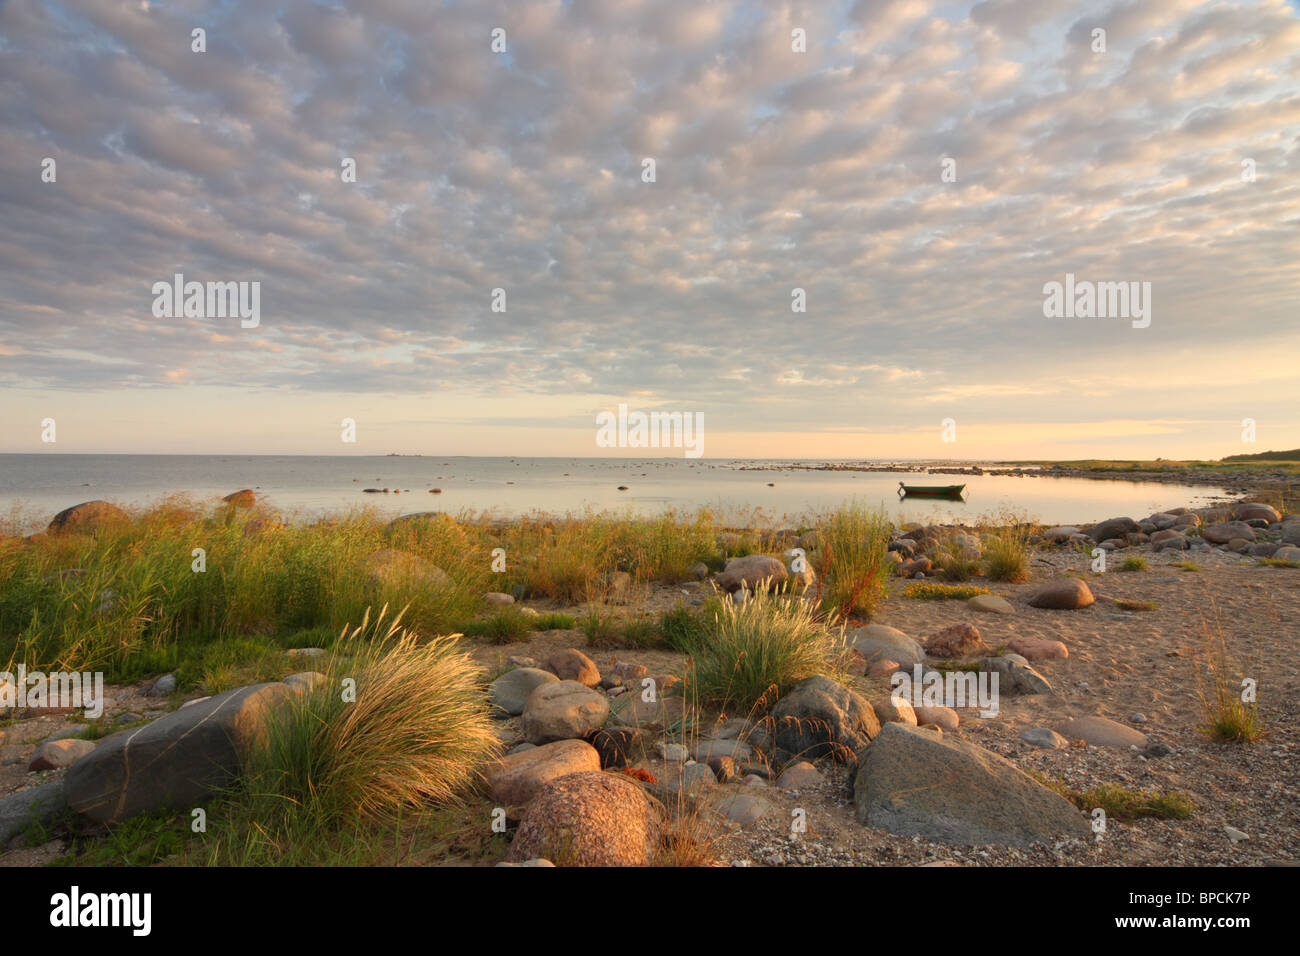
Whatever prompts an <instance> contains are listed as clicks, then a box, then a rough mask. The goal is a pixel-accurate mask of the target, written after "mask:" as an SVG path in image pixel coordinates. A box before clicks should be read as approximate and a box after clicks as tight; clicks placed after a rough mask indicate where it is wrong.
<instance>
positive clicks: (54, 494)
mask: <svg viewBox="0 0 1300 956" xmlns="http://www.w3.org/2000/svg"><path fill="white" fill-rule="evenodd" d="M764 464H771V465H773V466H774V470H759V469H757V468H755V466H756V465H764ZM787 464H788V463H787ZM903 479H906V480H907V481H908V482H909V483H914V484H960V483H963V482H964V483H965V484H966V491H967V500H966V502H965V503H960V502H948V501H924V500H915V499H909V500H907V501H903V502H900V501H899V499H898V495H897V489H898V483H899V481H900V480H903ZM769 482H771V483H772V487H769V486H768V483H769ZM619 485H626V486H627V490H626V491H619V490H618V486H619ZM373 487H378V488H385V487H386V488H391V489H401V492H402V493H401V494H393V493H391V492H390V493H389V494H366V493H364V491H363V489H365V488H373ZM435 487H436V488H441V489H442V493H441V494H438V495H434V494H430V493H429V489H431V488H435ZM241 488H252V489H254V490H256V491H257V493H258V496H259V498H261V499H262V500H263V501H264V502H265V503H266V504H267V505H269V506H271V507H273V508H276V509H278V510H281V511H284V512H289V513H298V514H301V515H304V516H315V515H319V514H323V513H327V512H342V511H347V510H348V509H350V508H361V507H369V508H374V509H376V510H377V511H379V512H380V513H381V514H385V515H399V514H407V513H410V512H415V511H447V512H451V513H458V512H460V511H463V510H465V511H475V512H483V511H486V512H490V513H491V514H493V515H496V516H501V517H511V516H515V515H519V514H524V513H528V512H533V511H543V512H548V513H554V514H563V513H566V512H580V511H584V510H587V509H595V510H604V511H616V512H617V511H623V510H627V509H631V510H632V511H634V512H637V513H641V514H653V513H655V512H660V511H664V510H666V509H670V508H676V509H683V510H695V509H697V508H701V507H709V508H713V509H715V510H716V511H718V512H720V513H721V514H722V516H724V517H737V518H738V517H740V516H742V515H747V516H749V520H751V521H756V522H761V523H768V524H778V525H779V524H785V523H791V522H793V521H794V519H796V518H798V517H799V516H802V515H806V514H808V513H809V512H813V511H822V510H825V509H828V508H833V507H835V506H836V505H839V504H841V503H842V502H844V501H846V500H848V499H857V500H858V501H861V502H863V503H865V504H867V505H869V506H871V507H877V506H880V505H884V506H885V507H886V509H887V510H888V513H889V514H890V515H891V516H893V517H897V518H899V519H901V520H907V521H945V522H949V521H962V520H966V521H972V520H975V519H977V518H980V517H982V516H991V515H994V514H997V513H1000V512H1004V511H1013V512H1015V513H1017V514H1019V515H1022V516H1024V517H1028V518H1034V519H1037V520H1040V521H1046V522H1051V523H1063V522H1086V521H1096V520H1100V519H1102V518H1109V517H1113V516H1115V515H1125V514H1127V515H1133V516H1135V517H1143V516H1145V515H1147V514H1149V513H1151V512H1153V511H1158V510H1161V509H1163V508H1173V507H1177V506H1179V505H1192V504H1200V503H1204V502H1205V501H1206V500H1208V499H1209V498H1210V497H1214V496H1217V495H1219V492H1220V490H1219V489H1217V488H1209V487H1206V486H1182V485H1166V484H1152V483H1143V482H1132V481H1093V480H1089V479H1076V478H1034V477H1023V478H1022V477H1006V476H1001V477H1000V476H990V475H982V476H967V475H961V476H956V475H924V474H910V475H908V474H899V473H890V472H846V471H808V470H803V469H794V468H789V467H782V466H781V464H780V463H776V462H771V463H764V462H754V461H722V460H709V459H697V460H685V459H663V458H659V459H644V460H632V459H608V458H517V459H516V458H435V457H428V456H425V457H380V458H369V457H306V456H266V455H251V456H227V455H59V454H42V455H0V514H4V515H9V516H16V517H19V518H20V519H21V523H22V525H23V527H24V530H37V529H39V528H40V527H42V526H43V525H44V524H45V523H46V522H48V520H49V518H50V517H51V516H53V515H54V514H55V513H57V512H58V511H60V510H62V509H63V508H67V507H69V506H71V505H74V504H77V503H79V502H82V501H87V500H90V499H94V498H104V499H107V500H109V501H113V502H115V503H118V504H121V505H123V506H127V507H132V506H136V507H138V506H141V505H147V504H150V503H152V502H155V501H157V500H159V499H160V498H163V497H165V496H167V495H171V494H185V495H189V496H191V497H193V498H196V499H200V500H210V499H213V498H216V497H219V496H221V495H226V494H229V493H230V492H232V491H237V490H239V489H241ZM408 490H409V493H408ZM755 510H757V511H759V512H760V513H759V514H757V515H754V514H752V513H753V512H754V511H755Z"/></svg>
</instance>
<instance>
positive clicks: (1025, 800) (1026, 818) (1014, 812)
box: [853, 724, 1091, 847]
mask: <svg viewBox="0 0 1300 956" xmlns="http://www.w3.org/2000/svg"><path fill="white" fill-rule="evenodd" d="M853 801H854V805H855V808H856V810H857V815H858V820H859V822H860V823H862V824H864V825H866V826H872V827H879V828H881V829H884V830H888V831H889V832H891V833H896V834H899V835H902V836H919V837H922V838H924V839H927V840H934V841H936V842H940V843H949V844H975V845H979V844H989V843H992V844H998V845H1003V846H1014V847H1027V846H1029V845H1031V844H1033V843H1036V842H1048V841H1055V840H1060V839H1062V838H1069V837H1076V838H1079V839H1086V838H1087V837H1088V836H1089V835H1090V833H1091V828H1090V826H1089V824H1088V821H1087V819H1086V818H1085V817H1084V816H1083V814H1081V813H1080V812H1079V811H1078V810H1077V809H1075V807H1074V805H1073V804H1071V803H1070V802H1069V801H1067V800H1066V799H1065V798H1064V797H1061V796H1058V795H1057V794H1055V793H1053V792H1052V791H1051V790H1049V789H1047V788H1046V787H1044V786H1043V785H1042V784H1040V783H1038V782H1037V781H1035V780H1033V779H1032V778H1031V777H1029V776H1027V775H1026V774H1024V773H1022V772H1021V771H1020V770H1018V769H1016V767H1015V766H1013V765H1012V764H1011V763H1009V762H1008V761H1006V760H1004V759H1003V758H1002V757H999V756H998V755H997V754H993V753H990V752H988V751H986V750H983V749H982V748H980V747H976V746H975V745H974V744H970V743H967V742H965V741H963V740H958V739H955V738H953V737H951V736H949V735H946V734H945V735H942V736H940V735H937V734H934V733H933V732H930V731H925V730H920V729H918V728H916V727H910V726H908V725H907V724H886V725H885V726H884V728H883V729H882V730H881V731H880V735H879V736H878V737H877V738H876V739H875V741H873V742H872V744H871V746H870V747H868V748H867V750H866V752H865V754H863V755H862V756H861V758H860V759H859V762H858V771H857V776H856V778H855V780H854V797H853Z"/></svg>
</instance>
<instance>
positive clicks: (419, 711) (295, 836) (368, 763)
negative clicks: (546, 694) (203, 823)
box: [210, 608, 500, 863]
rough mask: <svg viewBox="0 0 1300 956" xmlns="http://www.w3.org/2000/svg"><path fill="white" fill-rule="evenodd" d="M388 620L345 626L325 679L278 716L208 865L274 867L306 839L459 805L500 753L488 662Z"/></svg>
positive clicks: (252, 760)
mask: <svg viewBox="0 0 1300 956" xmlns="http://www.w3.org/2000/svg"><path fill="white" fill-rule="evenodd" d="M386 612H387V608H385V609H384V610H383V611H381V612H380V613H379V615H378V616H377V617H375V618H374V620H373V621H372V620H371V619H370V616H369V614H368V613H367V615H366V616H365V617H364V618H363V619H362V622H361V625H360V626H359V627H357V628H355V629H353V630H352V631H351V632H349V631H348V630H347V629H346V628H345V629H344V632H343V634H342V636H341V637H340V638H339V640H338V642H337V643H336V645H335V656H334V657H333V659H332V660H331V661H330V663H329V665H327V668H326V672H325V674H326V676H325V679H324V680H323V681H319V682H318V683H317V684H315V685H314V686H313V687H312V688H311V689H309V690H307V691H305V692H304V693H302V694H301V695H299V696H297V697H296V698H294V699H291V700H289V701H288V702H286V704H285V705H284V706H282V707H280V708H278V709H277V710H276V711H275V712H274V714H273V717H272V719H271V720H270V722H269V724H268V727H267V732H266V734H265V735H264V737H263V738H262V739H261V740H260V741H259V742H258V743H257V744H256V745H255V746H254V747H253V749H252V751H251V752H250V754H249V755H248V757H247V760H246V763H245V767H244V774H243V778H242V781H241V784H240V787H239V789H238V790H237V791H236V792H235V793H234V794H233V796H232V799H231V806H230V808H229V811H228V815H229V818H230V819H229V823H228V825H227V826H226V827H225V829H224V830H223V831H222V832H223V836H222V837H221V838H219V839H216V840H214V841H213V844H212V846H211V848H210V852H211V856H212V859H211V861H210V862H212V863H230V862H240V863H248V862H276V861H278V860H279V859H280V857H281V855H282V854H283V853H284V852H286V851H287V849H288V848H289V846H290V845H291V844H292V843H294V842H295V841H298V840H301V839H303V838H304V837H305V836H308V835H314V836H315V838H317V839H326V840H328V839H329V838H330V835H331V834H335V833H337V832H338V831H340V830H347V829H348V828H351V827H353V826H355V825H356V824H357V823H358V822H360V823H369V824H376V825H380V826H391V825H394V824H397V823H400V821H401V820H402V818H403V816H404V815H410V814H417V813H420V812H423V811H427V810H428V809H429V808H430V807H443V806H448V805H452V804H455V803H456V802H458V801H459V800H460V799H461V798H463V797H464V796H465V795H466V794H467V793H468V792H469V791H470V789H471V788H472V787H473V786H474V785H475V784H476V783H477V782H478V780H479V778H480V773H481V770H482V768H483V767H484V766H485V765H486V763H487V762H488V761H490V760H491V759H493V758H494V757H495V756H496V755H497V754H498V752H499V750H500V742H499V740H498V739H497V737H496V735H495V733H494V732H493V729H492V720H491V718H490V716H489V714H488V706H487V697H486V694H485V691H484V688H483V686H482V684H483V676H482V673H481V671H480V669H479V668H478V666H477V665H476V664H475V663H474V662H473V660H472V659H470V658H469V657H468V656H466V655H464V654H462V653H459V652H458V651H457V650H456V641H455V639H454V637H440V638H435V639H433V640H421V639H420V637H419V635H418V634H417V633H416V632H415V631H413V630H409V629H407V628H405V627H403V626H402V625H401V616H402V615H400V614H399V615H398V616H397V617H396V618H394V619H392V620H391V621H385V617H386ZM345 679H348V680H351V681H353V682H355V685H354V686H355V694H354V695H353V696H352V699H349V698H348V695H346V694H345V692H344V686H345V685H344V681H345Z"/></svg>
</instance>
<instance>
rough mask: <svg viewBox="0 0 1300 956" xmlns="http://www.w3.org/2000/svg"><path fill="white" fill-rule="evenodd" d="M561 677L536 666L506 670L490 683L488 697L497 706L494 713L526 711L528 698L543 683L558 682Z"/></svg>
mask: <svg viewBox="0 0 1300 956" xmlns="http://www.w3.org/2000/svg"><path fill="white" fill-rule="evenodd" d="M559 682H560V679H559V678H558V677H556V676H555V675H554V674H552V673H551V672H550V671H544V670H541V669H539V668H535V667H517V668H515V669H514V670H512V671H506V672H505V673H504V674H502V675H501V676H500V677H498V678H497V679H496V680H494V681H493V682H492V683H490V684H488V699H489V700H490V701H491V702H492V706H493V707H494V708H495V710H494V713H497V714H498V715H500V714H508V715H510V716H512V717H518V716H519V715H520V714H522V713H523V712H524V707H525V706H526V705H527V704H528V698H529V696H530V695H531V694H532V692H533V691H535V690H536V689H537V688H538V687H541V686H542V685H543V684H558V683H559Z"/></svg>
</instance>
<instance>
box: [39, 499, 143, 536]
mask: <svg viewBox="0 0 1300 956" xmlns="http://www.w3.org/2000/svg"><path fill="white" fill-rule="evenodd" d="M128 520H130V519H129V518H128V517H127V513H126V512H125V511H123V510H122V509H121V508H119V507H118V506H117V505H114V504H109V503H108V502H107V501H85V502H82V503H81V504H79V505H73V506H72V507H71V508H65V509H63V510H62V511H60V512H59V513H58V514H56V515H55V516H54V518H53V519H52V520H51V521H50V525H49V527H48V528H46V529H45V530H46V531H47V532H48V533H49V534H59V533H61V532H80V533H83V534H84V533H91V532H94V531H98V530H99V529H100V528H104V527H109V526H111V525H115V524H120V523H122V522H124V521H128Z"/></svg>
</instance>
